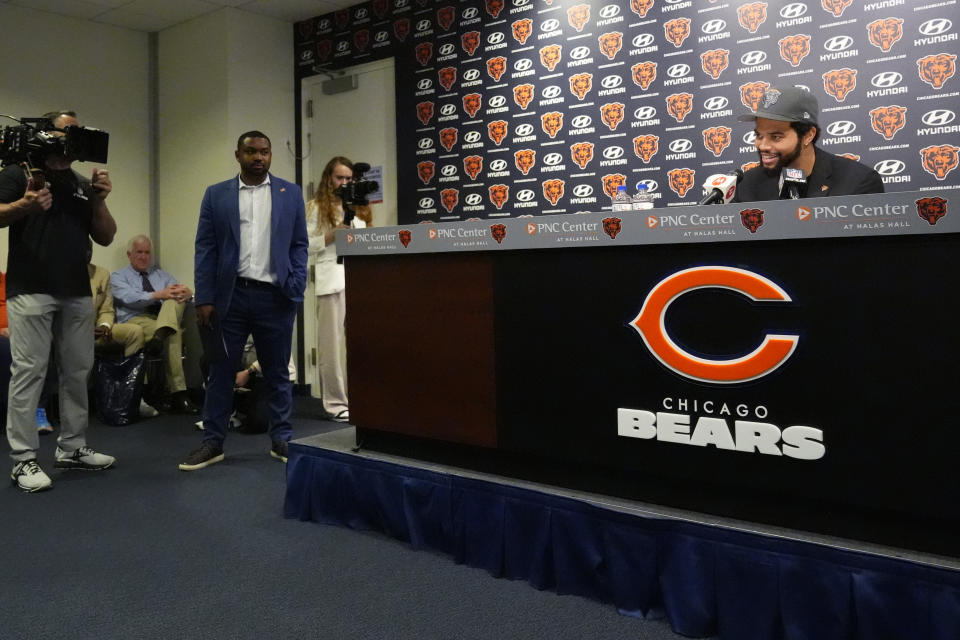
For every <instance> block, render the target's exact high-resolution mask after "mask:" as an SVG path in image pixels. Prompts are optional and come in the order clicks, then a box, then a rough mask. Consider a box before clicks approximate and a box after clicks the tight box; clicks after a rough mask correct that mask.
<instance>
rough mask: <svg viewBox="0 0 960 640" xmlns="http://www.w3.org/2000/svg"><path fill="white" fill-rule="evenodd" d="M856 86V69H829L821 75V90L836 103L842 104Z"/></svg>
mask: <svg viewBox="0 0 960 640" xmlns="http://www.w3.org/2000/svg"><path fill="white" fill-rule="evenodd" d="M856 86H857V71H856V69H847V68H843V69H831V70H830V71H827V72H826V73H825V74H823V90H824V91H826V92H827V93H828V94H830V95H831V96H833V97H834V98H835V99H836V101H837V102H843V101H844V100H845V99H846V97H847V95H848V94H849V93H850V92H851V91H853V89H854V88H855V87H856Z"/></svg>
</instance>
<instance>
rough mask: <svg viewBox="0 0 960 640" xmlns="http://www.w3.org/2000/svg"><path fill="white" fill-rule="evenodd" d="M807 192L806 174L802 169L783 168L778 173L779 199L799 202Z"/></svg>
mask: <svg viewBox="0 0 960 640" xmlns="http://www.w3.org/2000/svg"><path fill="white" fill-rule="evenodd" d="M806 190H807V173H806V172H805V171H804V170H803V169H796V168H794V167H784V168H783V169H782V170H781V171H780V199H781V200H784V199H790V200H799V199H800V196H801V194H803V193H805V192H806Z"/></svg>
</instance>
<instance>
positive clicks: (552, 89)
mask: <svg viewBox="0 0 960 640" xmlns="http://www.w3.org/2000/svg"><path fill="white" fill-rule="evenodd" d="M561 93H563V89H561V88H560V87H558V86H557V85H555V84H553V85H550V86H549V87H546V88H545V89H544V90H543V91H542V92H541V93H540V95H541V96H543V97H544V98H546V99H548V100H549V99H550V98H556V97H557V96H558V95H560V94H561Z"/></svg>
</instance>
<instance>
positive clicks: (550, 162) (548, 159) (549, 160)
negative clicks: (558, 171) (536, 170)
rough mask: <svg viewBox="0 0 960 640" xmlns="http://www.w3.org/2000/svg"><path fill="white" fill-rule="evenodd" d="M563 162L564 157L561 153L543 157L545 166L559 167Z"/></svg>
mask: <svg viewBox="0 0 960 640" xmlns="http://www.w3.org/2000/svg"><path fill="white" fill-rule="evenodd" d="M561 162H563V156H562V155H560V154H559V153H548V154H547V155H545V156H544V157H543V164H545V165H547V166H548V167H552V166H554V165H558V164H560V163H561Z"/></svg>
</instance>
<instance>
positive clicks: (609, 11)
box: [597, 4, 620, 18]
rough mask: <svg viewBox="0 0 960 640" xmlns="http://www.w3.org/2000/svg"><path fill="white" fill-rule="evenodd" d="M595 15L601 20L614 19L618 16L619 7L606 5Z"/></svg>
mask: <svg viewBox="0 0 960 640" xmlns="http://www.w3.org/2000/svg"><path fill="white" fill-rule="evenodd" d="M597 14H598V15H599V16H600V17H601V18H615V17H617V16H618V15H620V7H619V6H617V5H615V4H608V5H607V6H605V7H604V8H602V9H600V11H598V12H597Z"/></svg>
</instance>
